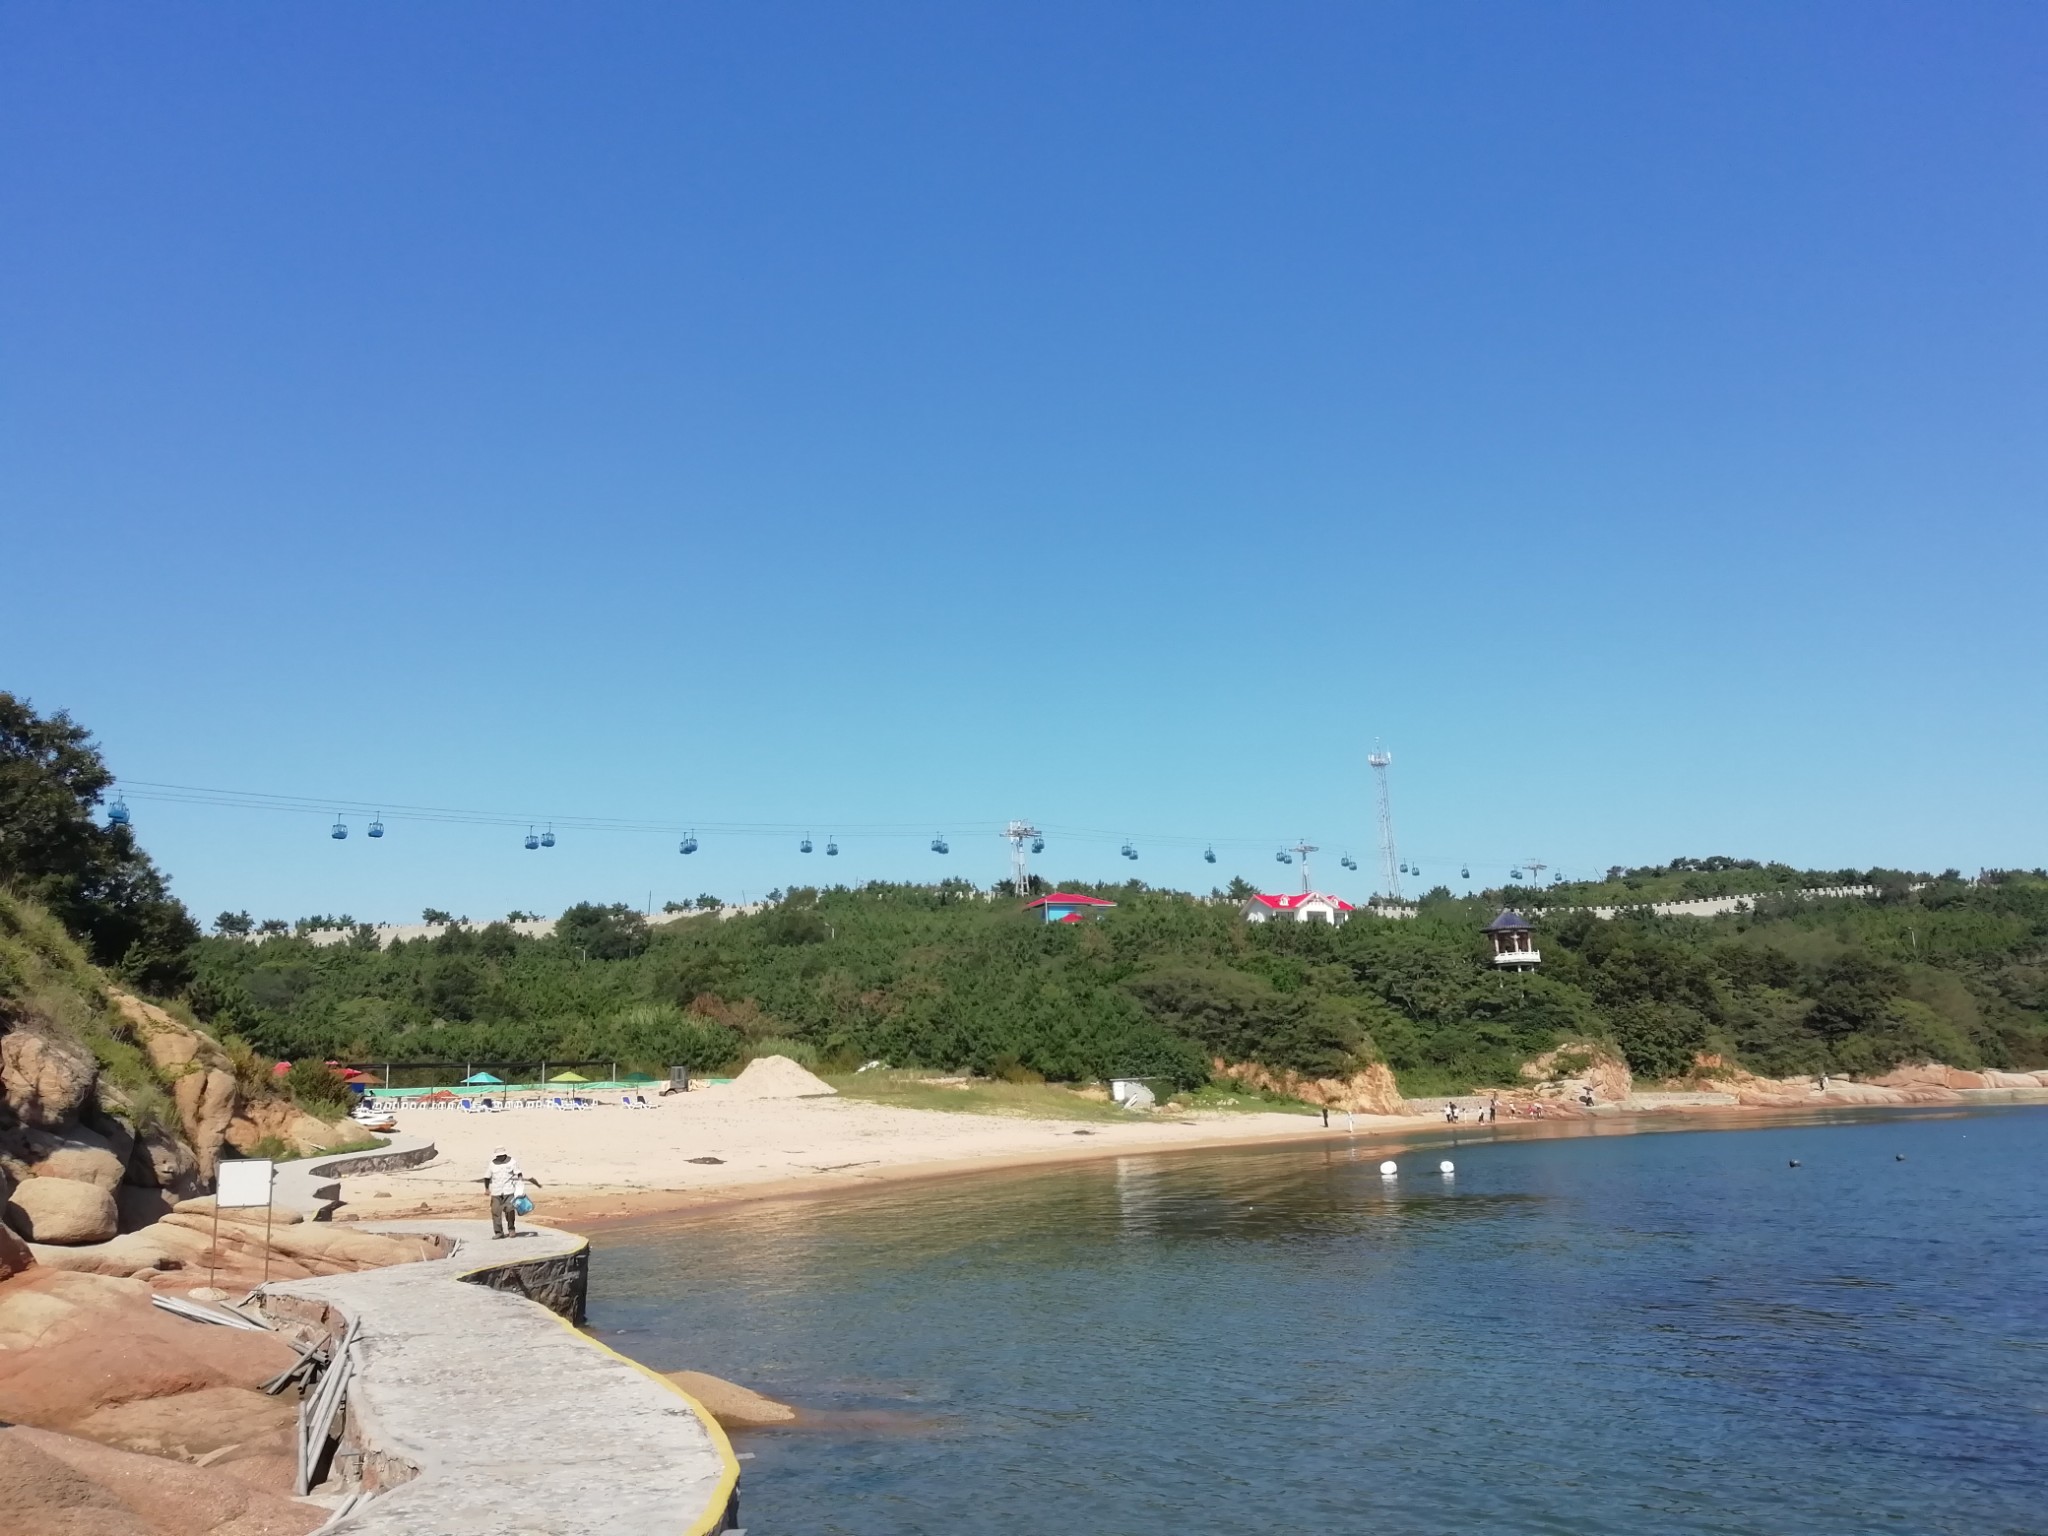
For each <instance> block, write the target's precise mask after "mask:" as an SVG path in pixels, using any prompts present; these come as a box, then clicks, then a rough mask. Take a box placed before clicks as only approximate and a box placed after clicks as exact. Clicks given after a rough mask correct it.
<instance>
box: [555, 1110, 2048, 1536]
mask: <svg viewBox="0 0 2048 1536" xmlns="http://www.w3.org/2000/svg"><path fill="white" fill-rule="evenodd" d="M1900 1154H1903V1155H1904V1157H1905V1161H1903V1162H1901V1161H1898V1160H1897V1158H1898V1156H1899V1155H1900ZM1387 1155H1389V1154H1388V1153H1387V1152H1386V1151H1384V1150H1383V1149H1382V1148H1379V1147H1373V1148H1361V1149H1359V1150H1358V1151H1357V1152H1355V1153H1354V1152H1352V1151H1350V1150H1348V1149H1342V1148H1339V1149H1335V1150H1326V1149H1324V1148H1321V1147H1318V1148H1316V1149H1313V1150H1308V1149H1297V1148H1286V1149H1283V1150H1275V1151H1246V1150H1239V1151H1231V1152H1221V1153H1203V1154H1188V1155H1180V1156H1167V1157H1127V1158H1120V1159H1117V1160H1114V1161H1104V1162H1100V1163H1096V1164H1092V1165H1088V1166H1077V1167H1068V1168H1062V1169H1057V1170H1053V1171H1048V1172H1039V1173H1032V1174H1028V1175H990V1176H981V1177H975V1178H960V1179H951V1180H942V1181H935V1182H932V1183H928V1184H922V1185H912V1186H901V1187H898V1188H896V1189H893V1190H887V1191H883V1192H880V1193H877V1194H874V1195H868V1196H862V1197H852V1198H846V1197H842V1198H839V1199H836V1200H821V1201H807V1202H785V1203H771V1204H762V1205H757V1206H753V1207H749V1208H745V1209H741V1210H735V1211H732V1212H729V1213H724V1214H718V1215H713V1216H710V1217H708V1218H706V1217H702V1216H699V1217H693V1218H690V1219H688V1220H687V1221H683V1220H675V1221H670V1222H664V1223H661V1224H657V1225H640V1226H636V1227H633V1228H631V1229H620V1230H614V1231H612V1232H609V1233H606V1234H602V1235H600V1236H599V1237H598V1238H597V1240H596V1241H597V1247H598V1252H597V1254H596V1258H595V1265H594V1284H593V1291H594V1294H593V1298H592V1309H591V1321H592V1325H593V1326H594V1327H595V1328H596V1329H597V1330H599V1331H600V1332H601V1333H603V1334H604V1335H605V1336H606V1337H608V1338H609V1339H611V1341H612V1342H614V1343H615V1344H616V1345H618V1346H619V1347H620V1348H621V1349H623V1350H625V1351H626V1352H627V1353H629V1354H632V1355H634V1356H635V1357H637V1358H639V1359H641V1360H644V1361H646V1362H647V1363H648V1364H650V1365H653V1366H656V1367H657V1368H661V1369H675V1368H680V1367H685V1366H687V1367H692V1368H696V1369H702V1370H708V1371H712V1372H715V1373H717V1374H719V1375H724V1376H730V1377H733V1378H735V1379H738V1380H740V1381H743V1382H746V1383H748V1384H749V1385H753V1386H757V1387H759V1388H761V1389H762V1390H764V1391H766V1392H769V1393H771V1394H774V1395H779V1396H784V1397H787V1398H789V1399H790V1400H792V1401H794V1402H796V1403H798V1404H800V1405H803V1406H805V1407H809V1408H816V1409H825V1410H831V1411H832V1413H833V1415H835V1416H836V1417H835V1418H834V1419H833V1420H832V1421H831V1422H828V1424H827V1425H826V1426H825V1427H821V1428H808V1429H801V1430H792V1431H765V1432H755V1433H750V1434H745V1435H741V1436H739V1437H737V1439H738V1444H739V1449H740V1450H742V1451H752V1452H754V1453H755V1454H754V1459H752V1460H750V1461H748V1462H747V1463H746V1464H745V1465H746V1473H745V1477H744V1480H743V1482H742V1489H743V1502H744V1513H745V1516H746V1520H745V1524H746V1526H747V1529H748V1530H749V1532H750V1533H752V1536H831V1533H848V1536H909V1533H926V1536H979V1533H984V1532H987V1533H997V1532H1001V1533H1011V1532H1048V1533H1051V1532H1060V1533H1079V1536H1094V1533H1105V1536H1165V1533H1174V1536H1184V1533H1193V1532H1247V1533H1249V1532H1261V1531H1269V1530H1270V1531H1288V1532H1295V1531H1301V1532H1319V1533H1331V1536H1349V1533H1365V1532H1375V1533H1377V1532H1393V1533H1406V1532H1428V1533H1436V1532H1466V1531H1479V1532H1520V1531H1543V1532H1569V1533H1604V1532H1616V1533H1622V1532H1627V1533H1636V1532H1658V1531H1683V1532H1703V1531H1713V1532H1757V1533H1773V1536H1776V1533H1786V1532H1799V1533H1805V1532H1828V1533H1833V1532H1867V1531H1880V1530H1882V1531H1900V1532H1949V1531H1954V1532H1970V1533H1973V1536H1983V1533H1992V1532H2029V1533H2040V1532H2048V1110H2043V1109H2035V1108H2022V1109H2007V1110H1989V1111H1979V1112H1973V1113H1967V1114H1961V1113H1958V1114H1950V1113H1943V1112H1929V1113H1924V1114H1914V1115H1910V1116H1887V1117H1884V1118H1859V1117H1857V1116H1855V1115H1849V1114H1845V1115H1840V1116H1833V1117H1829V1118H1827V1119H1824V1120H1815V1121H1814V1122H1812V1123H1807V1124H1799V1125H1790V1126H1786V1125H1774V1126H1773V1127H1772V1128H1770V1129H1767V1130H1757V1131H1739V1132H1738V1131H1682V1132H1668V1131H1667V1132H1654V1133H1626V1132H1623V1133H1615V1134H1600V1135H1592V1136H1575V1137H1558V1138H1554V1139H1545V1140H1539V1141H1524V1140H1511V1139H1501V1140H1498V1141H1494V1140H1488V1139H1485V1138H1484V1137H1476V1138H1475V1137H1474V1136H1473V1135H1472V1134H1471V1133H1470V1132H1469V1131H1467V1132H1466V1133H1464V1134H1463V1135H1462V1136H1461V1137H1459V1138H1458V1141H1457V1144H1456V1145H1451V1144H1449V1143H1448V1142H1447V1141H1445V1142H1437V1141H1431V1140H1419V1141H1417V1142H1416V1143H1415V1144H1414V1145H1412V1146H1410V1147H1407V1148H1405V1149H1404V1150H1401V1151H1400V1152H1398V1153H1395V1154H1392V1155H1394V1156H1397V1157H1398V1159H1399V1161H1400V1164H1401V1174H1400V1176H1399V1178H1398V1179H1396V1180H1394V1181H1392V1182H1388V1181H1385V1180H1383V1179H1382V1178H1381V1177H1380V1175H1379V1173H1378V1171H1377V1165H1378V1163H1379V1160H1380V1159H1381V1157H1383V1156H1387ZM1446 1156H1448V1157H1451V1158H1454V1159H1455V1160H1456V1163H1457V1173H1456V1175H1455V1177H1454V1178H1451V1179H1445V1178H1444V1177H1442V1176H1441V1175H1439V1174H1438V1173H1437V1172H1436V1171H1435V1169H1436V1165H1437V1162H1438V1161H1439V1160H1440V1159H1441V1158H1443V1157H1446ZM1793 1158H1797V1159H1798V1160H1799V1161H1800V1163H1801V1165H1802V1166H1800V1167H1798V1168H1791V1167H1788V1166H1787V1163H1788V1161H1789V1160H1790V1159H1793Z"/></svg>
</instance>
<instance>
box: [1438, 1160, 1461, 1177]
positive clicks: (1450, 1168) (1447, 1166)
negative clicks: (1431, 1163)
mask: <svg viewBox="0 0 2048 1536" xmlns="http://www.w3.org/2000/svg"><path fill="white" fill-rule="evenodd" d="M1436 1171H1437V1172H1438V1173H1440V1174H1442V1175H1443V1176H1444V1177H1445V1178H1449V1177H1450V1176H1451V1175H1452V1174H1454V1173H1456V1172H1457V1171H1458V1165H1457V1164H1456V1163H1454V1162H1452V1161H1451V1160H1450V1159H1449V1158H1448V1157H1447V1158H1445V1159H1444V1160H1443V1161H1442V1162H1440V1163H1438V1164H1437V1165H1436Z"/></svg>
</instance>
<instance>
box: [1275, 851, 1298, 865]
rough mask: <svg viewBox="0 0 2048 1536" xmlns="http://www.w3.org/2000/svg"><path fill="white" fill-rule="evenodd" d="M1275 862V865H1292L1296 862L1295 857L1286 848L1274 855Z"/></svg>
mask: <svg viewBox="0 0 2048 1536" xmlns="http://www.w3.org/2000/svg"><path fill="white" fill-rule="evenodd" d="M1273 862H1274V863H1275V864H1292V863H1293V862H1294V855H1293V854H1291V853H1289V852H1288V851H1287V850H1286V849H1285V848H1282V849H1281V850H1280V851H1279V852H1277V853H1275V854H1274V855H1273Z"/></svg>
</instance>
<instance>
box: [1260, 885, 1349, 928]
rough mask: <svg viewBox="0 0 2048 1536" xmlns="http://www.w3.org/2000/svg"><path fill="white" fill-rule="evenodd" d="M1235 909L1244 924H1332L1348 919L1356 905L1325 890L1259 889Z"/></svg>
mask: <svg viewBox="0 0 2048 1536" xmlns="http://www.w3.org/2000/svg"><path fill="white" fill-rule="evenodd" d="M1238 910H1239V911H1240V912H1242V913H1243V914H1244V920H1245V921H1246V922H1248V923H1268V922H1295V923H1329V924H1332V925H1333V926H1334V925H1335V924H1337V923H1341V922H1344V921H1346V920H1348V919H1349V918H1350V916H1351V914H1352V913H1353V912H1356V911H1357V910H1358V908H1356V907H1354V906H1352V905H1351V903H1350V902H1348V901H1346V900H1345V899H1344V898H1343V897H1342V896H1332V895H1330V894H1329V893H1328V892H1327V891H1301V892H1298V893H1296V894H1292V895H1285V896H1277V895H1269V894H1267V893H1266V892H1264V891H1261V892H1260V893H1259V894H1258V895H1256V896H1253V897H1250V898H1249V899H1247V900H1246V901H1245V903H1244V905H1243V906H1241V907H1239V908H1238Z"/></svg>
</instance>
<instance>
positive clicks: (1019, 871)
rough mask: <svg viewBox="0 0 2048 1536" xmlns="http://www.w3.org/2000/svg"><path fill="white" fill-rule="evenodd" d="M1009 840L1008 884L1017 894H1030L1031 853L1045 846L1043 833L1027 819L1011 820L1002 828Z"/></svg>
mask: <svg viewBox="0 0 2048 1536" xmlns="http://www.w3.org/2000/svg"><path fill="white" fill-rule="evenodd" d="M1003 836H1004V837H1006V838H1008V839H1009V840H1010V884H1011V885H1013V886H1014V887H1016V891H1017V894H1018V895H1019V896H1029V895H1030V894H1031V854H1032V853H1033V852H1035V851H1036V850H1038V849H1040V848H1043V847H1044V846H1045V834H1044V833H1043V832H1041V831H1039V830H1038V828H1036V827H1034V826H1033V825H1032V824H1031V823H1030V822H1028V821H1013V822H1011V823H1010V824H1009V825H1008V826H1007V827H1005V828H1003Z"/></svg>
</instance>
